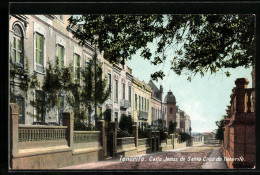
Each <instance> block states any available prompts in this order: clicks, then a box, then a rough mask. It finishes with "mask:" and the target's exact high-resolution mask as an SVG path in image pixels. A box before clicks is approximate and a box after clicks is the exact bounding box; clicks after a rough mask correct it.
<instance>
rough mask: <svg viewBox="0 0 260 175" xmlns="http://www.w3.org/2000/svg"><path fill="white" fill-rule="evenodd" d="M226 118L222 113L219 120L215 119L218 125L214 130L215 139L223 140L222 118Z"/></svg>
mask: <svg viewBox="0 0 260 175" xmlns="http://www.w3.org/2000/svg"><path fill="white" fill-rule="evenodd" d="M226 118H227V115H223V116H222V118H221V120H219V121H216V125H217V127H218V129H217V131H216V136H215V137H216V139H217V140H221V141H223V140H224V128H223V127H224V120H225V119H226Z"/></svg>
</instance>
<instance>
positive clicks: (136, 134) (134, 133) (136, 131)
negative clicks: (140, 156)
mask: <svg viewBox="0 0 260 175" xmlns="http://www.w3.org/2000/svg"><path fill="white" fill-rule="evenodd" d="M133 135H134V138H135V147H138V127H137V125H133Z"/></svg>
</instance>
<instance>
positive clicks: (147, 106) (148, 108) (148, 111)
mask: <svg viewBox="0 0 260 175" xmlns="http://www.w3.org/2000/svg"><path fill="white" fill-rule="evenodd" d="M147 112H149V100H147Z"/></svg>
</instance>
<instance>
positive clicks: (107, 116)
mask: <svg viewBox="0 0 260 175" xmlns="http://www.w3.org/2000/svg"><path fill="white" fill-rule="evenodd" d="M103 116H104V120H105V124H106V126H108V123H109V122H110V121H111V109H106V110H105V111H104V113H103Z"/></svg>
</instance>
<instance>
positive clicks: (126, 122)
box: [119, 114, 134, 134]
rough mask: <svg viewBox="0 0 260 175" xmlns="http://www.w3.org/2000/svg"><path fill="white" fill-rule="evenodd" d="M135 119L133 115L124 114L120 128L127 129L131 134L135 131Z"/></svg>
mask: <svg viewBox="0 0 260 175" xmlns="http://www.w3.org/2000/svg"><path fill="white" fill-rule="evenodd" d="M133 125H134V121H133V120H132V117H131V116H126V115H124V114H123V115H122V116H121V118H120V122H119V128H120V129H122V130H125V131H127V132H128V133H129V134H132V133H133Z"/></svg>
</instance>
